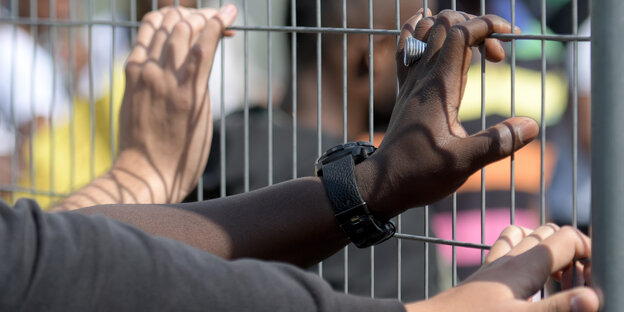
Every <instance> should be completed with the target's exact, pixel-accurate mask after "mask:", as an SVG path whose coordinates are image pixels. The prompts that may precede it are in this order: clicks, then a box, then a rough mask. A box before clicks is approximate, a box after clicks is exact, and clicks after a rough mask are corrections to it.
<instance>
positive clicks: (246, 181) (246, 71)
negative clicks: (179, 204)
mask: <svg viewBox="0 0 624 312" xmlns="http://www.w3.org/2000/svg"><path fill="white" fill-rule="evenodd" d="M248 16H249V12H248V7H247V0H243V19H244V23H245V26H247V23H248ZM244 40H245V42H244V45H245V46H244V58H245V60H244V79H245V80H244V85H245V92H244V93H245V95H244V97H245V99H244V105H245V108H244V136H245V138H244V141H245V142H244V144H245V146H244V171H245V173H244V175H245V176H244V184H245V185H244V187H245V192H249V33H248V32H247V31H246V30H245V31H244Z"/></svg>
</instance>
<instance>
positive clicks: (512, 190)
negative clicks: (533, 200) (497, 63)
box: [509, 0, 516, 224]
mask: <svg viewBox="0 0 624 312" xmlns="http://www.w3.org/2000/svg"><path fill="white" fill-rule="evenodd" d="M515 26H516V1H515V0H511V29H512V31H513V29H514V28H515ZM514 116H516V39H512V40H511V117H514ZM510 159H511V167H510V176H511V178H510V183H509V184H510V190H509V192H510V195H511V203H510V210H509V222H510V223H511V224H515V223H516V166H515V164H516V159H515V153H514V152H511V157H510Z"/></svg>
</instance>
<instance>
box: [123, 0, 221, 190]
mask: <svg viewBox="0 0 624 312" xmlns="http://www.w3.org/2000/svg"><path fill="white" fill-rule="evenodd" d="M134 2H136V0H134ZM195 6H197V8H201V7H202V3H201V0H197V1H196V3H195ZM133 30H134V28H133ZM221 41H223V40H221ZM203 200H204V174H203V172H202V173H201V174H200V175H199V179H198V181H197V201H203Z"/></svg>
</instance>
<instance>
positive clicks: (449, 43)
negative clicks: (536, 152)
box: [356, 11, 539, 217]
mask: <svg viewBox="0 0 624 312" xmlns="http://www.w3.org/2000/svg"><path fill="white" fill-rule="evenodd" d="M492 33H511V25H510V23H509V22H507V21H506V20H504V19H503V18H501V17H498V16H494V15H486V16H482V17H475V16H471V15H468V14H466V13H461V12H455V11H442V12H441V13H440V14H438V15H435V16H430V17H425V18H423V15H422V12H420V13H418V14H417V15H415V16H413V17H412V18H410V19H409V20H408V21H407V22H406V23H405V24H404V26H403V28H402V31H401V37H400V40H399V43H398V48H397V73H398V80H399V85H400V91H399V96H398V99H397V102H396V104H395V107H394V111H393V113H392V119H391V121H390V124H389V127H388V130H387V132H386V135H385V138H384V140H383V142H382V143H381V146H380V147H379V149H378V150H377V152H376V153H375V154H373V155H372V157H370V158H369V159H368V160H366V161H364V162H362V163H361V164H360V165H358V166H357V167H356V175H357V177H358V185H359V186H360V189H361V191H362V196H363V197H364V199H365V200H366V201H367V202H368V204H369V207H370V208H371V210H372V211H373V212H374V213H376V214H377V215H378V216H381V217H391V216H394V215H396V214H398V213H400V212H402V211H404V210H405V209H407V208H410V207H415V206H420V205H424V204H429V203H432V202H435V201H437V200H439V199H441V198H443V197H445V196H447V195H449V194H450V193H452V192H453V191H454V190H456V189H457V188H458V187H459V186H461V185H462V183H463V182H464V181H466V179H467V178H468V177H469V176H470V175H471V174H472V173H474V172H475V171H477V170H479V169H480V168H482V167H483V166H485V165H487V164H489V163H491V162H494V161H497V160H499V159H502V158H504V157H507V156H509V155H510V154H511V153H512V152H513V151H515V150H517V149H519V148H521V147H523V146H524V145H526V144H527V143H529V142H530V141H532V140H533V139H534V138H535V137H536V136H537V134H538V131H539V128H538V125H537V123H536V122H535V121H534V120H533V119H530V118H526V117H514V118H509V119H507V120H505V121H503V122H501V123H499V124H497V125H495V126H493V127H491V128H488V129H486V130H484V131H481V132H479V133H476V134H474V135H468V133H467V132H466V130H465V129H464V128H463V127H462V125H461V122H460V120H459V117H458V112H459V107H460V104H461V100H462V96H463V92H464V89H465V86H466V79H467V72H468V68H469V67H470V62H471V60H472V48H473V47H476V46H479V45H480V44H482V43H483V42H485V46H486V58H487V59H488V60H490V61H501V60H503V58H504V56H505V52H504V50H503V48H502V46H501V42H500V41H499V40H497V39H492V38H488V36H489V35H490V34H492ZM408 36H414V37H415V38H417V39H419V40H422V41H425V42H427V49H426V50H425V53H424V55H423V56H422V57H421V59H420V60H418V61H416V63H415V64H412V65H411V66H409V67H405V66H404V65H403V45H404V43H405V38H407V37H408Z"/></svg>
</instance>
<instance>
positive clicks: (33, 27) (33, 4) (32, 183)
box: [28, 0, 39, 189]
mask: <svg viewBox="0 0 624 312" xmlns="http://www.w3.org/2000/svg"><path fill="white" fill-rule="evenodd" d="M36 19H37V1H35V0H30V20H31V21H33V22H34V21H36ZM30 34H31V36H32V59H31V67H30V121H29V128H30V139H29V140H28V154H29V159H30V161H29V163H28V165H29V172H30V188H31V189H35V159H34V157H33V156H34V155H35V154H34V151H33V147H34V144H33V140H32V138H33V137H34V136H35V130H36V128H35V118H36V115H35V76H36V74H35V69H36V68H35V66H36V65H37V37H38V36H39V35H38V32H37V25H36V24H34V23H33V24H32V25H31V26H30Z"/></svg>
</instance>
